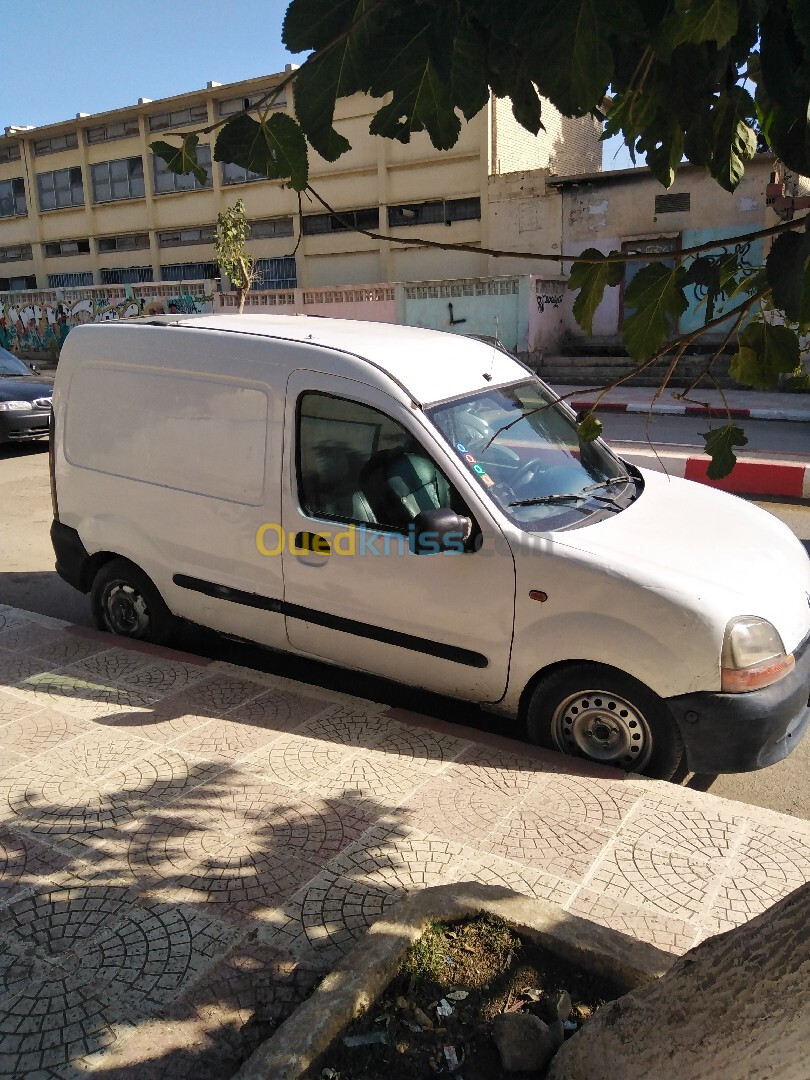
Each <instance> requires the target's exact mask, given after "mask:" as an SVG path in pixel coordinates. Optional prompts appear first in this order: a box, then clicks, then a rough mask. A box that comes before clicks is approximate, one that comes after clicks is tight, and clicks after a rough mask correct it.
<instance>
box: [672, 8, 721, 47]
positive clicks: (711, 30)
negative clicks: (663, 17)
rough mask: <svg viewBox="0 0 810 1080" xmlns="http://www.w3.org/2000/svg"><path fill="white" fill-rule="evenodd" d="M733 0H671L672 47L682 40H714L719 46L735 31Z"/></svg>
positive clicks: (694, 41)
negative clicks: (673, 4) (673, 1)
mask: <svg viewBox="0 0 810 1080" xmlns="http://www.w3.org/2000/svg"><path fill="white" fill-rule="evenodd" d="M737 6H738V5H737V0H675V11H674V12H673V14H672V15H671V16H670V19H668V20H667V23H671V25H672V31H671V34H670V44H671V46H672V48H673V49H674V48H676V47H677V46H678V45H682V44H684V43H685V42H692V43H694V44H698V43H699V42H701V41H714V42H716V43H717V45H718V46H720V47H722V46H723V45H725V44H727V43H728V42H729V41H730V40H731V38H733V37H734V35H735V34H736V33H737V21H738V19H737Z"/></svg>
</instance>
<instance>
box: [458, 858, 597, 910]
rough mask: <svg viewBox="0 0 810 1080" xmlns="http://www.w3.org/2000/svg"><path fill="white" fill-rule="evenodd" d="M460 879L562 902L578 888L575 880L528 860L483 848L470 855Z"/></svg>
mask: <svg viewBox="0 0 810 1080" xmlns="http://www.w3.org/2000/svg"><path fill="white" fill-rule="evenodd" d="M461 880H463V881H480V882H481V883H482V884H484V885H501V886H503V888H505V889H514V891H515V892H518V893H521V894H522V895H523V896H531V897H533V899H535V900H550V901H551V902H552V903H554V904H560V905H561V906H562V905H563V904H565V903H566V901H568V900H570V899H571V897H572V896H573V895H574V892H575V890H576V884H575V883H574V882H573V881H565V880H564V879H562V878H558V877H554V876H553V875H552V874H544V873H543V871H542V870H537V869H535V867H533V866H529V865H528V864H527V863H519V862H513V861H512V860H511V859H502V858H500V857H499V856H497V855H484V854H481V853H480V852H476V853H474V854H471V855H470V856H469V857H468V858H467V860H466V861H465V863H464V870H463V874H462V878H461Z"/></svg>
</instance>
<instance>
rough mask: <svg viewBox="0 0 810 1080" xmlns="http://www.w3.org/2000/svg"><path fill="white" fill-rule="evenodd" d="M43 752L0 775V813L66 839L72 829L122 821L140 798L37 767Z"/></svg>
mask: <svg viewBox="0 0 810 1080" xmlns="http://www.w3.org/2000/svg"><path fill="white" fill-rule="evenodd" d="M45 757H47V755H43V757H41V758H34V759H33V760H32V761H29V762H23V763H22V764H20V765H16V766H14V768H12V769H9V770H8V772H6V773H5V774H4V775H3V776H2V777H0V817H2V818H5V819H6V821H7V822H10V823H13V824H14V825H15V826H18V827H20V828H23V829H26V830H27V831H29V832H33V833H35V834H37V835H39V836H43V837H44V836H48V837H50V838H51V840H52V841H53V842H55V843H60V844H64V842H65V841H66V840H68V838H69V837H71V836H72V835H74V834H80V833H86V832H97V831H98V830H100V829H105V828H109V827H111V826H113V825H116V824H122V823H126V822H128V821H130V820H132V818H133V817H134V816H135V815H136V814H137V812H138V810H139V809H140V807H141V805H142V804H141V802H140V801H139V800H137V799H134V798H128V797H127V796H125V795H121V794H120V793H109V792H106V791H104V790H103V789H102V787H101V785H100V783H98V782H95V783H92V782H86V783H77V782H75V781H73V780H68V779H64V778H53V777H51V776H50V775H48V774H47V773H46V772H37V771H35V769H34V765H35V764H38V763H39V762H42V761H43V760H44V759H45Z"/></svg>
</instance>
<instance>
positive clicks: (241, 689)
mask: <svg viewBox="0 0 810 1080" xmlns="http://www.w3.org/2000/svg"><path fill="white" fill-rule="evenodd" d="M210 672H211V669H210V667H209V668H206V669H205V671H204V675H203V677H202V678H201V679H198V680H197V681H196V682H194V683H192V684H191V685H190V686H187V687H185V688H184V689H182V690H180V691H178V693H177V695H176V696H175V695H172V696H168V697H166V698H165V699H164V700H163V701H161V711H167V712H168V711H171V710H172V709H176V708H180V709H182V711H183V713H191V714H196V715H199V716H205V717H207V718H210V717H215V716H224V715H225V713H227V712H230V711H231V710H232V709H237V708H238V707H239V706H240V705H244V704H245V702H247V701H250V700H251V699H252V698H255V697H259V696H260V695H261V694H263V693H265V692H266V689H267V688H266V687H265V686H263V685H262V683H260V682H253V680H251V679H240V678H238V677H237V676H232V675H216V674H215V675H211V674H210Z"/></svg>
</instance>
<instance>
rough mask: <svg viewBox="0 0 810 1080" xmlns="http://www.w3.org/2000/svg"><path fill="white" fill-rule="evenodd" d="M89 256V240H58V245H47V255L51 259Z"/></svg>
mask: <svg viewBox="0 0 810 1080" xmlns="http://www.w3.org/2000/svg"><path fill="white" fill-rule="evenodd" d="M89 254H90V241H89V240H57V241H56V243H53V244H46V245H45V255H46V257H47V258H49V259H57V258H59V256H60V255H89Z"/></svg>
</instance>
